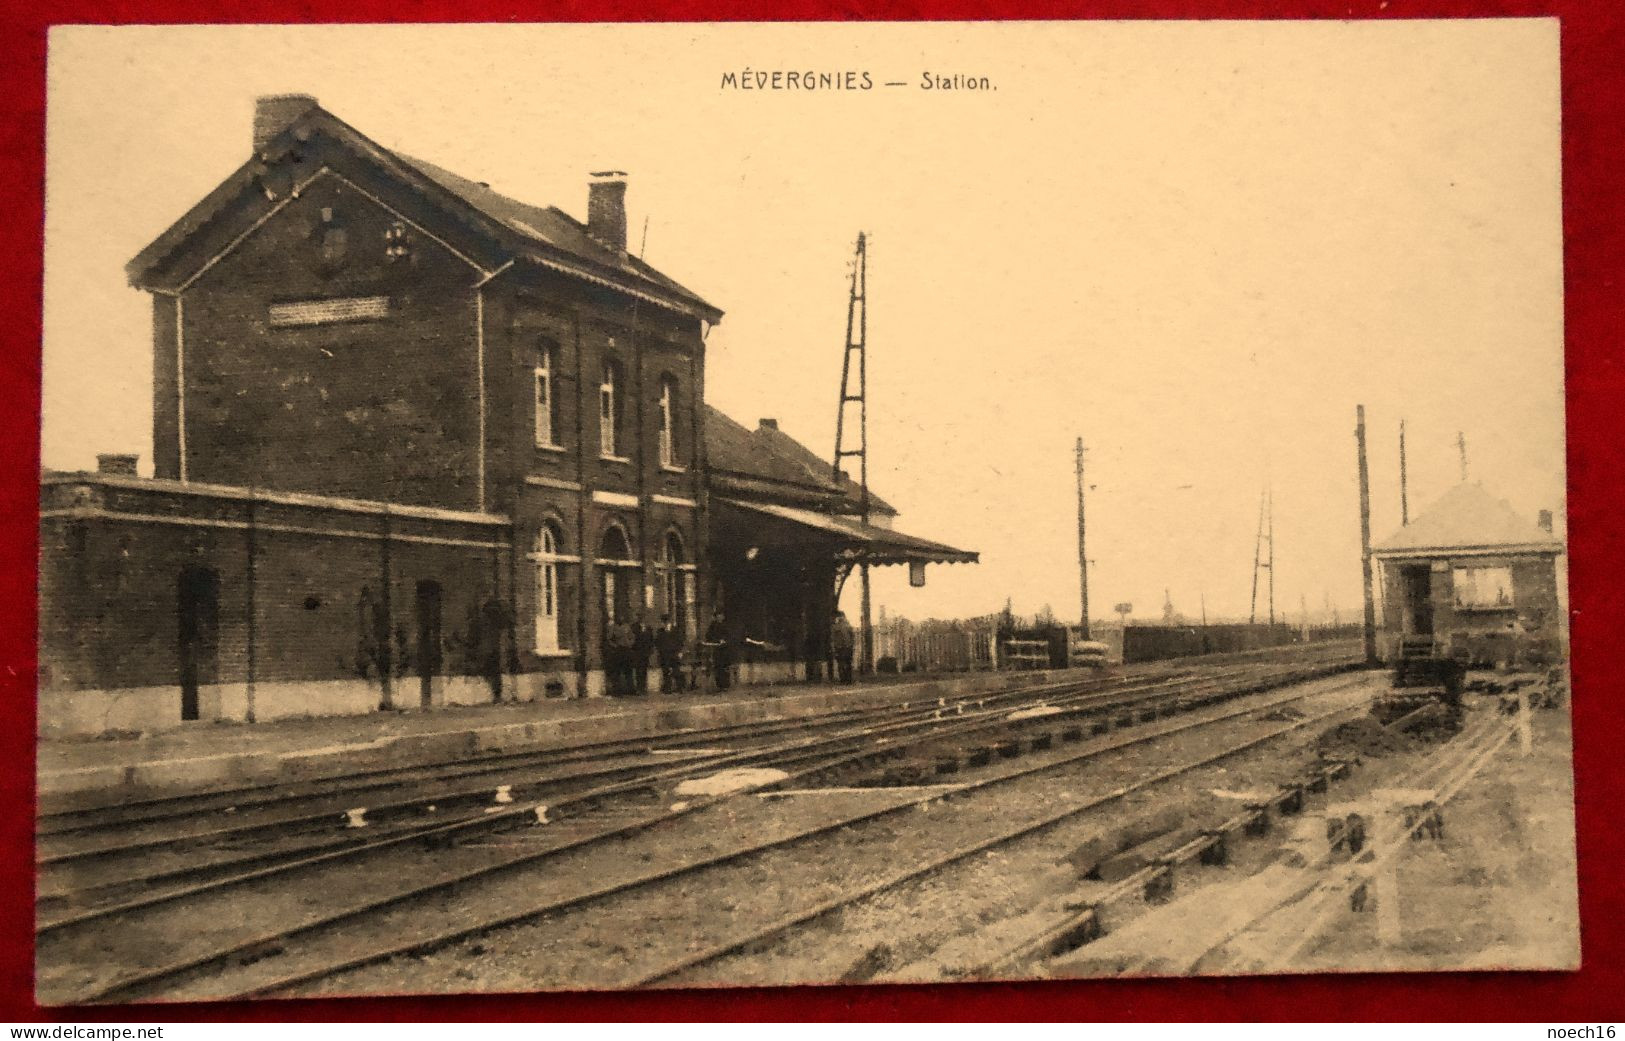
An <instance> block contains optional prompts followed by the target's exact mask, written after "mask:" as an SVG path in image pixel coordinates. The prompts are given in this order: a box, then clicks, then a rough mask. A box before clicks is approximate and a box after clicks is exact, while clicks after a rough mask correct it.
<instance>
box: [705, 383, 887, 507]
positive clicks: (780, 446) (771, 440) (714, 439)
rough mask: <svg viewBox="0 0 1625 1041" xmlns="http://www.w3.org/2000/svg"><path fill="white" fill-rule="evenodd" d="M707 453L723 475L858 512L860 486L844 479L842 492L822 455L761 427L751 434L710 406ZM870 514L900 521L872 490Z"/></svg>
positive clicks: (706, 432)
mask: <svg viewBox="0 0 1625 1041" xmlns="http://www.w3.org/2000/svg"><path fill="white" fill-rule="evenodd" d="M705 452H706V459H707V463H708V465H709V466H710V468H711V469H712V470H713V471H717V470H724V471H729V472H731V473H734V474H739V475H742V476H744V477H747V478H755V479H757V480H759V481H764V482H772V483H774V484H782V485H791V486H794V488H793V489H791V490H797V491H804V492H806V493H808V494H810V495H813V496H823V497H830V498H835V497H839V498H840V499H844V500H845V503H846V505H847V506H848V507H850V509H851V511H852V512H854V513H855V512H857V510H858V503H859V488H858V484H857V482H856V481H853V480H852V479H851V478H849V477H843V478H842V480H841V483H840V485H839V486H838V487H837V486H836V484H835V482H834V480H833V477H832V475H831V471H832V470H833V467H831V466H830V464H829V462H828V461H827V460H824V459H821V458H819V456H818V453H816V452H814V451H813V450H812V449H810V448H808V447H807V446H806V445H804V444H802V443H801V442H800V441H797V440H796V439H795V438H793V437H791V436H790V435H789V434H786V433H785V432H784V431H782V430H779V429H777V428H776V427H771V426H758V427H757V428H756V429H754V430H752V429H750V428H749V427H746V426H744V425H743V424H741V423H737V422H735V421H734V420H733V419H731V418H730V417H728V416H727V415H725V414H724V413H722V412H720V411H718V410H717V409H716V408H715V407H714V406H712V405H706V406H705ZM869 512H870V513H872V514H882V515H887V516H896V514H897V510H896V509H894V508H893V507H892V506H891V505H890V504H889V503H887V502H885V501H883V500H882V499H881V498H880V497H879V496H877V495H875V493H874V492H873V491H870V493H869Z"/></svg>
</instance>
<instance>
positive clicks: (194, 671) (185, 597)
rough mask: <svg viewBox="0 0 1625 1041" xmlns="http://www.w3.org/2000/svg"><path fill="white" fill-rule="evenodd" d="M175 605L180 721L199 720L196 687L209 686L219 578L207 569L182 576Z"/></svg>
mask: <svg viewBox="0 0 1625 1041" xmlns="http://www.w3.org/2000/svg"><path fill="white" fill-rule="evenodd" d="M177 592H178V596H177V601H176V613H177V619H176V620H177V622H178V626H177V628H178V629H179V632H180V665H181V676H180V680H181V718H182V719H196V718H198V685H199V684H200V683H206V682H212V681H213V680H214V672H215V651H216V649H217V647H218V644H219V640H218V633H219V627H220V576H219V575H217V574H215V573H214V571H213V570H211V569H209V568H206V567H189V568H187V569H185V570H184V571H182V572H181V574H180V581H179V583H178V590H177Z"/></svg>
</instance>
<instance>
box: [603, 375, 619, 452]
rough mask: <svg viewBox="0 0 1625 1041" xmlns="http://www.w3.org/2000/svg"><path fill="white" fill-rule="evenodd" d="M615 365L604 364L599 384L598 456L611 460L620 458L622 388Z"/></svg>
mask: <svg viewBox="0 0 1625 1041" xmlns="http://www.w3.org/2000/svg"><path fill="white" fill-rule="evenodd" d="M616 377H617V373H616V371H615V363H614V362H612V361H606V362H604V378H603V380H602V381H601V382H600V383H599V384H598V454H599V455H603V456H608V457H609V458H612V459H614V458H619V457H620V454H621V453H620V440H619V438H617V436H616V434H617V428H618V426H619V423H620V412H621V402H620V388H619V386H617V384H618V383H619V380H618V379H617V378H616Z"/></svg>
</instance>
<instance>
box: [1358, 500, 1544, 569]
mask: <svg viewBox="0 0 1625 1041" xmlns="http://www.w3.org/2000/svg"><path fill="white" fill-rule="evenodd" d="M1451 550H1454V551H1462V550H1509V551H1514V550H1515V551H1522V552H1534V553H1561V552H1563V543H1562V542H1560V541H1558V539H1556V538H1555V537H1554V536H1553V535H1552V533H1551V532H1549V531H1547V530H1545V529H1544V528H1541V527H1540V526H1539V525H1536V524H1531V523H1530V522H1529V521H1528V520H1526V519H1525V518H1524V517H1523V515H1522V514H1520V513H1518V511H1517V510H1514V509H1513V508H1512V507H1511V505H1509V504H1508V503H1507V502H1506V501H1505V500H1504V499H1498V498H1496V497H1495V496H1494V495H1491V494H1490V493H1489V492H1488V491H1486V490H1485V489H1484V486H1483V485H1481V484H1476V483H1474V484H1466V483H1463V484H1458V485H1456V486H1455V487H1454V488H1452V489H1450V491H1448V492H1446V493H1445V494H1444V496H1443V497H1442V498H1440V499H1439V500H1438V501H1437V502H1435V503H1433V504H1432V505H1431V506H1429V507H1428V508H1427V509H1425V510H1423V511H1422V512H1421V513H1419V514H1417V515H1416V516H1415V517H1414V518H1412V520H1411V522H1410V523H1409V524H1407V525H1405V526H1404V527H1402V528H1400V529H1399V530H1398V531H1396V532H1394V533H1393V534H1392V535H1390V536H1388V538H1386V539H1384V540H1382V541H1381V542H1378V543H1377V544H1376V545H1374V546H1372V547H1371V552H1372V553H1373V554H1376V555H1379V556H1407V555H1416V554H1423V553H1428V552H1442V551H1451Z"/></svg>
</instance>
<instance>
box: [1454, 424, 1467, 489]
mask: <svg viewBox="0 0 1625 1041" xmlns="http://www.w3.org/2000/svg"><path fill="white" fill-rule="evenodd" d="M1456 449H1457V450H1458V451H1460V452H1461V483H1462V484H1466V483H1467V435H1466V434H1464V433H1462V432H1461V431H1460V430H1458V431H1456Z"/></svg>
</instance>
